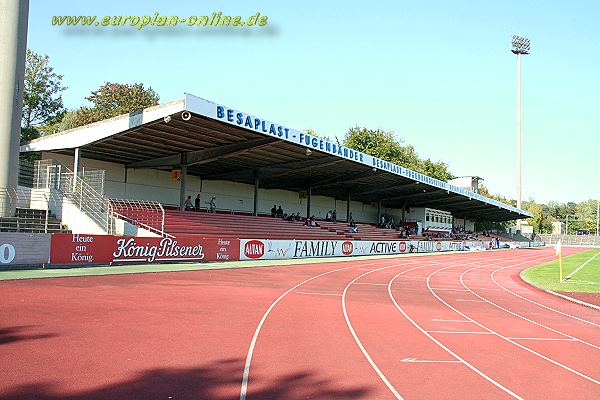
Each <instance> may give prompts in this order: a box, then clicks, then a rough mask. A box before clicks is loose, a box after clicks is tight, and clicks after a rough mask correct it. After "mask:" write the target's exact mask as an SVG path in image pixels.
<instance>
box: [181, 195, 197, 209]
mask: <svg viewBox="0 0 600 400" xmlns="http://www.w3.org/2000/svg"><path fill="white" fill-rule="evenodd" d="M183 207H184V209H185V211H194V206H193V205H192V196H188V197H187V199H185V203H183Z"/></svg>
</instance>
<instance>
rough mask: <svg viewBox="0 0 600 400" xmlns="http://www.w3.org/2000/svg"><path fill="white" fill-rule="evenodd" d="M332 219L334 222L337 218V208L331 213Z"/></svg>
mask: <svg viewBox="0 0 600 400" xmlns="http://www.w3.org/2000/svg"><path fill="white" fill-rule="evenodd" d="M331 220H332V221H333V222H335V221H336V220H337V212H336V211H335V210H333V212H332V213H331Z"/></svg>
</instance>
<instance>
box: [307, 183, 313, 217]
mask: <svg viewBox="0 0 600 400" xmlns="http://www.w3.org/2000/svg"><path fill="white" fill-rule="evenodd" d="M306 192H307V195H306V218H310V216H311V215H310V211H311V210H310V200H311V197H312V187H309V188H308V190H307V191H306Z"/></svg>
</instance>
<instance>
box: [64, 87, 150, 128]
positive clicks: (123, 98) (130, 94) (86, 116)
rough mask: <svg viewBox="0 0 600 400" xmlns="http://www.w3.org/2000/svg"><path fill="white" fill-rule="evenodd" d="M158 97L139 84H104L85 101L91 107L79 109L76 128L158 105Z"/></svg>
mask: <svg viewBox="0 0 600 400" xmlns="http://www.w3.org/2000/svg"><path fill="white" fill-rule="evenodd" d="M159 99H160V97H159V96H158V94H157V93H156V92H155V91H154V90H152V88H147V89H146V88H144V85H143V84H141V83H135V84H133V85H127V84H120V83H111V82H106V83H105V84H104V85H102V86H100V88H99V89H98V90H95V91H93V92H92V93H91V94H90V95H89V96H88V97H86V100H88V101H90V102H91V103H92V106H91V107H85V106H84V107H81V108H79V109H78V110H77V113H76V115H75V118H74V122H75V125H76V126H81V125H87V124H91V123H93V122H96V121H101V120H103V119H107V118H112V117H116V116H117V115H121V114H127V113H130V112H132V111H136V110H142V109H144V108H146V107H151V106H155V105H157V104H158V100H159Z"/></svg>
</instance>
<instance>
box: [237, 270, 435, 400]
mask: <svg viewBox="0 0 600 400" xmlns="http://www.w3.org/2000/svg"><path fill="white" fill-rule="evenodd" d="M386 261H389V259H387V258H383V259H378V260H375V261H374V262H371V263H365V264H362V265H356V266H350V267H343V268H337V269H333V270H329V271H326V272H323V273H321V274H318V275H315V276H313V277H311V278H308V279H306V280H304V281H302V282H300V283H298V284H297V285H295V286H292V287H291V288H289V289H288V290H287V291H285V292H284V293H283V294H281V296H279V297H278V298H277V299H276V300H275V301H274V302H273V303H272V304H271V305H270V306H269V308H268V309H267V311H265V313H264V314H263V316H262V318H261V319H260V321H259V323H258V326H257V327H256V330H255V331H254V335H253V336H252V340H251V341H250V346H249V348H248V354H247V356H246V363H245V365H244V374H243V376H242V384H241V388H240V400H245V399H246V394H247V392H248V377H249V376H250V364H251V363H252V356H253V354H254V348H255V347H256V341H257V340H258V335H259V334H260V330H261V329H262V326H263V325H264V323H265V321H266V320H267V317H268V316H269V314H270V313H271V311H272V310H273V308H275V306H276V305H277V303H279V302H280V301H281V300H282V299H283V298H284V297H285V296H287V295H288V294H289V293H291V292H293V291H294V290H295V289H297V288H298V287H300V286H302V285H304V284H305V283H307V282H310V281H312V280H313V279H317V278H320V277H322V276H325V275H328V274H331V273H334V272H338V271H343V270H347V269H355V268H363V267H365V266H366V265H378V264H382V263H385V262H386ZM403 261H405V263H403V264H402V265H412V264H413V263H416V262H419V261H422V260H420V259H419V258H414V259H410V260H408V259H403ZM435 263H436V264H439V262H435ZM392 266H394V265H392ZM389 267H391V266H388V268H389Z"/></svg>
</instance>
